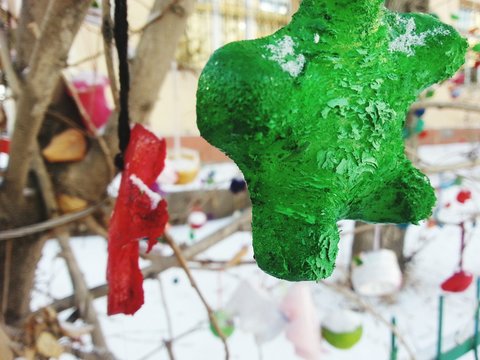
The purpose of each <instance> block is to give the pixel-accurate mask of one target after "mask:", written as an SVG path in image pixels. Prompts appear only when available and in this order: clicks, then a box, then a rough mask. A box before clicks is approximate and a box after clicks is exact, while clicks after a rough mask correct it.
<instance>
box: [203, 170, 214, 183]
mask: <svg viewBox="0 0 480 360" xmlns="http://www.w3.org/2000/svg"><path fill="white" fill-rule="evenodd" d="M202 182H203V183H205V184H207V185H212V184H213V183H214V182H215V170H210V171H209V172H208V174H207V178H206V179H204V180H202Z"/></svg>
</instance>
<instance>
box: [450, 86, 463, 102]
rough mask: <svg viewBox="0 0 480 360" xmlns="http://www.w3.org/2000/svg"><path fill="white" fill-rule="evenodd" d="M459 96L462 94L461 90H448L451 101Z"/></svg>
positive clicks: (457, 88) (458, 88)
mask: <svg viewBox="0 0 480 360" xmlns="http://www.w3.org/2000/svg"><path fill="white" fill-rule="evenodd" d="M461 94H462V89H461V88H460V87H455V88H453V89H451V90H450V96H451V97H452V98H453V99H456V98H458V97H459V96H460V95H461Z"/></svg>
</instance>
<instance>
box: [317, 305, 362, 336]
mask: <svg viewBox="0 0 480 360" xmlns="http://www.w3.org/2000/svg"><path fill="white" fill-rule="evenodd" d="M361 325H362V320H361V317H360V315H359V314H357V313H355V312H353V311H351V310H337V311H334V312H332V313H331V314H329V315H328V316H327V317H326V318H325V319H324V320H323V327H325V328H326V329H328V330H330V331H332V332H334V333H337V334H342V333H350V332H353V331H355V330H356V329H357V328H358V327H359V326H361Z"/></svg>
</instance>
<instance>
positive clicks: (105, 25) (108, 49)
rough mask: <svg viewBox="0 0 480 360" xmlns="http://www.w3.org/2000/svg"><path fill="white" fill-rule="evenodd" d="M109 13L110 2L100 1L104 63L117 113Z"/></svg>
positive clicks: (108, 0)
mask: <svg viewBox="0 0 480 360" xmlns="http://www.w3.org/2000/svg"><path fill="white" fill-rule="evenodd" d="M111 13H112V8H111V6H110V0H102V36H103V49H104V54H105V63H106V65H107V73H108V78H109V79H110V90H111V92H112V97H113V102H114V103H115V109H116V110H117V111H118V109H120V102H119V100H118V93H119V92H118V84H117V77H116V76H115V67H114V65H113V55H112V41H113V21H112V16H111Z"/></svg>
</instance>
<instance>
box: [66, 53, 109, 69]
mask: <svg viewBox="0 0 480 360" xmlns="http://www.w3.org/2000/svg"><path fill="white" fill-rule="evenodd" d="M102 55H103V51H98V52H96V53H95V54H92V55H89V56H86V57H84V58H82V59H80V60H78V61H75V62H74V63H69V64H68V65H67V66H68V67H76V66H79V65H82V64H83V63H86V62H89V61H93V60H95V59H97V58H99V57H100V56H102Z"/></svg>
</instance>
